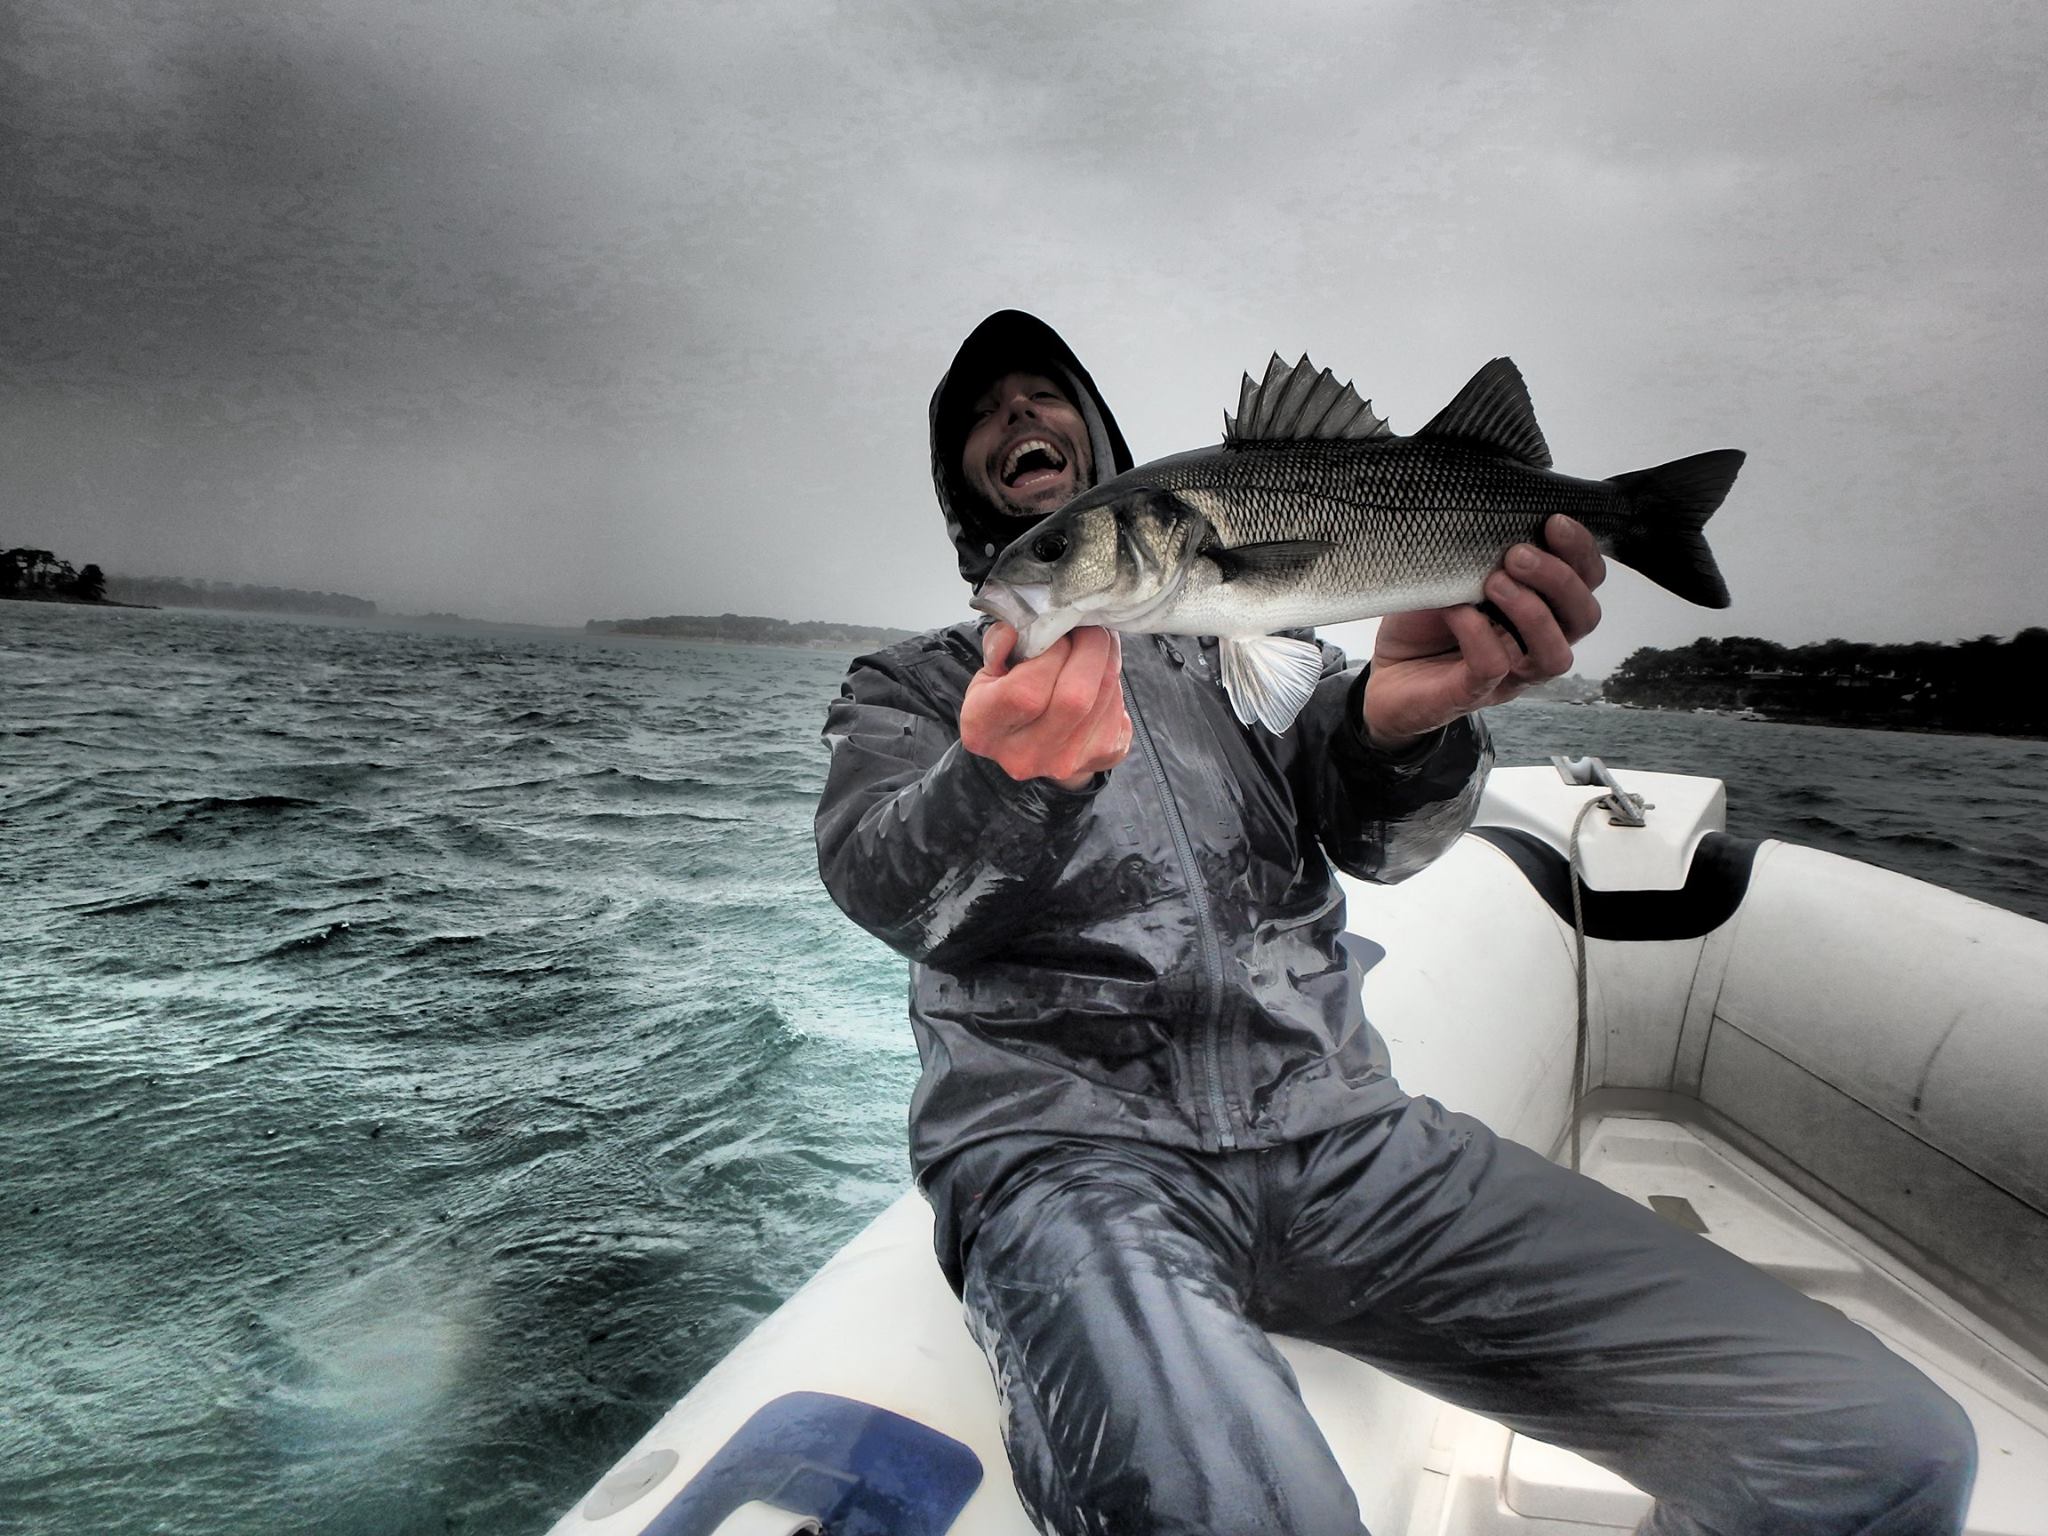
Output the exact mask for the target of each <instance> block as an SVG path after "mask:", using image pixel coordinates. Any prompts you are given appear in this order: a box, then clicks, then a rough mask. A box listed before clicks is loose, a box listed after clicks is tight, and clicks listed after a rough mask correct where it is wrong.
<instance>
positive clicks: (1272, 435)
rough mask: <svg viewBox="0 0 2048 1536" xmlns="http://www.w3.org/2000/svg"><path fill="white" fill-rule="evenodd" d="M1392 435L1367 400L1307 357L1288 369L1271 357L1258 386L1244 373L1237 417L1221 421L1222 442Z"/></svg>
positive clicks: (1274, 355) (1266, 441)
mask: <svg viewBox="0 0 2048 1536" xmlns="http://www.w3.org/2000/svg"><path fill="white" fill-rule="evenodd" d="M1393 435H1394V431H1393V428H1391V427H1389V426H1388V425H1387V423H1386V421H1385V420H1384V419H1383V418H1381V417H1379V416H1375V415H1374V414H1373V410H1372V402H1371V401H1370V400H1361V399H1360V398H1359V397H1358V391H1357V390H1356V389H1354V388H1352V387H1351V385H1349V384H1339V383H1338V382H1337V380H1336V379H1335V378H1333V377H1332V376H1331V374H1330V370H1329V369H1327V368H1322V369H1318V368H1317V367H1316V365H1315V364H1314V363H1311V362H1310V361H1309V360H1308V356H1307V354H1306V353H1304V354H1303V355H1302V359H1301V361H1300V362H1298V363H1296V364H1295V365H1294V366H1293V367H1291V368H1290V367H1289V366H1288V365H1287V364H1285V363H1283V362H1281V361H1280V354H1279V353H1277V352H1276V353H1274V354H1273V360H1272V361H1271V362H1269V363H1268V364H1266V376H1265V377H1264V378H1263V379H1261V380H1259V382H1258V383H1256V384H1254V383H1253V382H1252V376H1251V375H1250V374H1246V375H1245V376H1244V384H1243V386H1242V387H1241V388H1240V389H1239V391H1238V396H1237V414H1236V415H1235V416H1231V415H1230V414H1228V413H1227V412H1226V413H1225V414H1224V417H1223V440H1224V441H1225V442H1226V443H1273V442H1286V441H1290V440H1295V441H1298V440H1300V439H1303V438H1325V439H1330V440H1335V439H1338V438H1367V437H1392V436H1393Z"/></svg>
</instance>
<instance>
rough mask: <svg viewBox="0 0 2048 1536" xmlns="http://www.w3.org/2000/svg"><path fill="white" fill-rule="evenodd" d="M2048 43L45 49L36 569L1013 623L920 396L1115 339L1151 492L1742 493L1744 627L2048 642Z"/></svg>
mask: <svg viewBox="0 0 2048 1536" xmlns="http://www.w3.org/2000/svg"><path fill="white" fill-rule="evenodd" d="M2044 42H2048V22H2044V20H2042V19H2041V18H2040V16H2039V13H2038V12H2037V11H2035V10H2034V9H2032V8H2028V7H2022V6H2018V5H1998V4H1976V5H1966V6H1963V7H1961V8H1952V9H1950V10H1947V11H1944V12H1942V13H1940V14H1939V15H1936V14H1934V13H1930V12H1928V11H1926V10H1925V9H1924V8H1922V7H1917V6H1912V5H1909V4H1906V3H1904V0H1880V3H1876V4H1860V5H1855V6H1850V5H1846V4H1838V3H1822V4H1813V5H1802V6H1799V7H1794V8H1780V9H1778V10H1775V11H1758V10H1757V9H1756V8H1754V7H1737V6H1733V5H1720V6H1715V5H1708V6H1688V7H1667V6H1656V5H1651V4H1648V3H1640V4H1592V3H1585V4H1554V5H1545V6H1528V5H1512V6H1511V5H1475V6H1459V7H1444V6H1425V5H1420V4H1413V5H1409V4H1401V5H1395V4H1372V5H1364V6H1359V5H1348V4H1347V5H1336V4H1330V5H1320V6H1317V5H1310V6H1299V7H1292V8H1289V9H1288V10H1287V11H1285V12H1284V13H1281V14H1278V15H1274V16H1268V17H1262V19H1261V21H1260V23H1259V25H1257V26H1256V27H1252V26H1248V25H1247V24H1246V21H1245V13H1244V12H1243V9H1242V7H1225V6H1222V5H1211V4H1179V5H1165V4H1161V5H1153V6H1146V7H1135V8H1107V7H1102V8H1098V7H1092V6H1084V5H1073V4H1046V5H1039V6H1033V7H1029V8H1020V9H1011V8H1007V7H990V6H981V5H966V4H957V5H948V4H928V5H911V4H864V5H858V6H854V5H847V6H831V5H808V4H805V5H799V4H769V5H750V6H745V7H740V6H720V5H691V6H687V7H676V8H664V7H654V6H643V5H637V4H615V5H602V4H545V3H541V4H533V5H526V6H519V7H507V6H502V5H484V4H481V3H458V0H448V3H443V4H439V5H430V6H420V5H414V4H398V3H392V0H384V3H377V0H347V3H330V4H320V3H314V0H280V3H275V4H266V5H256V4H246V5H234V4H212V5H199V4H162V3H159V4H141V3H132V0H131V3H100V4H95V5H93V6H91V7H82V6H75V5H64V4H58V3H55V0H6V3H5V4H4V5H0V218H4V224H5V229H6V239H5V242H4V245H0V264H4V270H0V277H4V281H0V389H4V395H0V400H4V405H0V542H6V543H33V544H38V545H43V546H47V547H49V548H53V549H56V550H58V551H59V552H60V553H62V554H64V555H65V556H67V557H68V558H71V559H73V560H75V561H79V562H83V561H86V560H94V561H97V562H99V563H100V564H102V565H104V566H106V567H107V568H108V569H111V570H129V571H136V572H159V573H163V574H186V575H210V576H216V577H221V578H226V579H232V580H249V581H265V582H275V583H283V584H292V585H305V586H322V587H333V588H339V589H344V590H349V591H355V592H359V593H361V594H363V595H365V596H370V597H375V598H377V599H378V600H379V601H381V602H383V603H385V604H386V605H387V606H388V607H394V608H407V607H437V608H450V607H453V608H460V609H462V610H464V611H466V612H471V613H477V614H484V615H489V616H494V617H501V618H532V619H539V620H551V621H567V622H577V621H580V620H581V619H583V618H585V617H590V616H599V615H605V616H609V615H617V614H634V613H656V612H719V611H723V610H727V609H733V610H739V611H745V612H757V613H768V614H775V615H780V616H783V617H789V618H801V617H818V618H834V619H842V620H852V621H857V622H868V623H892V624H900V625H903V626H906V627H917V626H923V625H925V624H930V623H938V622H944V621H947V620H950V619H952V618H954V617H957V616H959V615H960V614H961V613H962V612H963V611H964V596H965V593H964V590H963V589H961V588H960V586H959V584H958V581H957V578H956V577H955V576H954V575H953V568H952V560H951V558H950V554H949V552H948V550H947V549H946V547H945V545H944V543H943V539H942V536H941V533H940V529H939V524H938V519H937V517H936V515H935V513H934V510H933V507H932V502H931V494H930V487H929V479H928V471H927V466H926V460H925V445H924V441H923V430H924V429H923V419H924V402H925V398H926V396H927V395H928V393H929V391H930V388H931V386H932V384H933V382H934V381H935V380H936V377H937V375H938V373H939V371H940V370H941V369H942V368H943V367H944V365H945V363H946V360H947V358H948V357H949V356H950V354H951V351H952V348H953V346H954V345H955V344H956V343H957V341H958V339H959V337H960V336H961V335H963V334H964V333H965V332H966V330H967V329H968V328H969V327H971V325H972V324H973V323H974V322H975V321H976V320H977V319H979V318H980V316H981V315H982V314H984V313H985V312H987V311H988V310H990V309H993V308H997V307H1000V306H1004V305H1017V306H1020V307H1023V308H1027V309H1031V310H1034V311H1035V312H1037V313H1039V314H1042V315H1044V316H1045V317H1046V318H1047V319H1048V320H1050V321H1051V322H1052V323H1053V324H1054V325H1056V326H1058V327H1059V328H1060V329H1061V330H1062V331H1063V332H1065V333H1066V334H1067V335H1068V337H1069V339H1070V340H1071V341H1072V342H1073V343H1074V345H1075V347H1076V349H1077V350H1078V351H1079V352H1080V354H1081V355H1082V356H1083V357H1084V358H1085V359H1086V360H1087V361H1088V363H1089V365H1090V367H1091V368H1092V369H1093V370H1094V372H1095V374H1096V376H1097V378H1098V380H1099V381H1100V382H1101V383H1102V385H1103V387H1104V388H1105V390H1106V391H1107V392H1108V394H1109V396H1110V398H1111V401H1112V403H1113V404H1114V405H1115V407H1116V409H1117V412H1118V414H1119V416H1120V417H1121V418H1122V419H1123V423H1124V426H1125V429H1126V431H1127V433H1128V435H1129V436H1130V438H1131V440H1132V443H1133V446H1134V447H1135V448H1136V449H1137V451H1138V452H1139V454H1140V456H1141V457H1150V456H1153V455H1157V454H1161V453H1167V452H1172V451H1176V450H1178V449H1181V448H1186V447H1192V446H1196V445H1198V444H1200V443H1202V442H1205V441H1208V440H1211V439H1212V438H1213V436H1214V433H1215V431H1216V429H1217V427H1218V425H1219V424H1220V418H1221V413H1222V411H1223V409H1224V407H1225V406H1226V405H1228V404H1230V403H1231V402H1232V401H1233V400H1234V397H1235V387H1236V380H1237V376H1238V373H1239V372H1240V371H1241V370H1243V369H1247V368H1251V369H1256V368H1258V367H1259V366H1261V365H1262V364H1263V362H1264V360H1265V358H1266V356H1267V355H1268V354H1269V353H1270V352H1272V351H1275V350H1278V351H1280V352H1283V353H1286V354H1287V355H1289V356H1290V357H1291V356H1293V355H1295V354H1297V353H1299V352H1302V351H1306V352H1308V353H1310V354H1311V355H1312V356H1313V357H1314V358H1315V359H1316V360H1317V362H1319V363H1323V364H1327V365H1328V366H1330V367H1331V368H1333V369H1334V370H1335V371H1337V372H1338V373H1340V374H1343V375H1346V376H1349V377H1352V378H1355V379H1356V380H1357V382H1358V384H1359V386H1360V388H1361V390H1362V391H1364V392H1365V393H1368V394H1370V395H1372V396H1373V397H1374V398H1375V400H1376V402H1377V403H1378V405H1379V407H1380V409H1381V410H1382V411H1384V412H1385V413H1387V414H1388V415H1389V416H1390V417H1391V418H1392V420H1393V422H1394V425H1395V427H1396V429H1397V430H1412V429H1413V428H1415V427H1416V426H1419V425H1420V424H1421V423H1422V422H1423V421H1426V420H1427V419H1428V418H1429V416H1430V415H1432V414H1433V413H1434V412H1435V411H1436V409H1437V408H1438V407H1439V406H1440V405H1442V403H1443V402H1444V401H1445V400H1446V399H1447V398H1448V397H1449V396H1450V394H1451V393H1452V392H1454V391H1455V390H1456V388H1457V387H1458V386H1459V385H1460V384H1461V383H1462V382H1463V381H1464V379H1465V378H1466V377H1467V376H1468V375H1469V374H1470V373H1471V372H1472V371H1473V370H1474V369H1476V368H1477V367H1478V366H1479V365H1480V364H1481V363H1483V362H1484V361H1485V360H1486V359H1487V358H1489V357H1492V356H1495V355H1499V354H1503V353H1505V354H1509V355H1512V356H1513V357H1515V359H1516V360H1517V362H1518V363H1519V364H1520V365H1521V367H1522V370H1523V372H1524V374H1525V375H1526V376H1527V378H1528V380H1529V384H1530V387H1531V390H1532V393H1533V395H1534V398H1535V401H1536V406H1537V409H1538V413H1539V415H1540V417H1541V419H1542V421H1543V424H1544V427H1545V429H1546V432H1547V434H1548V436H1549V438H1550V441H1551V444H1552V447H1553V449H1554V451H1555V453H1556V456H1557V460H1558V463H1559V466H1560V467H1561V468H1564V469H1566V470H1569V471H1572V472H1575V473H1581V474H1592V475H1605V474H1612V473H1616V472H1619V471H1621V470H1626V469H1633V468H1638V467H1641V466H1643V465H1646V464H1650V463H1655V462H1659V461H1661V460H1663V459H1667V458H1672V457H1676V456H1678V455H1680V454H1684V453H1689V452H1693V451H1696V450H1700V449H1704V448H1710V447H1719V446H1738V447H1742V448H1746V449H1748V450H1749V452H1750V454H1751V458H1750V461H1749V464H1748V466H1747V468H1746V469H1745V471H1744V474H1743V478H1742V480H1741V481H1740V482H1739V484H1738V485H1737V488H1736V491H1735V493H1734V495H1733V496H1732V497H1731V498H1730V500H1729V502H1728V505H1727V507H1726V508H1725V509H1724V511H1723V512H1722V513H1721V514H1720V515H1719V516H1718V517H1717V519H1716V520H1715V522H1714V524H1713V525H1712V528H1711V535H1712V538H1713V541H1714V543H1715V546H1716V548H1717V550H1718V551H1719V552H1720V555H1721V559H1722V563H1723V566H1724V568H1725V569H1726V571H1727V574H1728V579H1729V583H1730V586H1731V588H1732V589H1733V591H1734V593H1735V598H1736V604H1735V606H1734V607H1733V608H1732V609H1730V610H1729V611H1727V612H1726V613H1717V614H1706V613H1702V612H1700V611H1698V610H1693V609H1689V608H1686V607H1684V605H1682V604H1677V603H1674V602H1673V601H1672V600H1671V599H1669V598H1668V597H1666V596H1664V595H1663V594H1660V593H1657V592H1655V591H1654V590H1653V589H1650V588H1649V587H1648V586H1647V584H1645V583H1642V582H1640V581H1639V580H1638V579H1637V578H1635V577H1634V576H1633V575H1630V574H1627V573H1622V574H1618V575H1617V576H1616V577H1615V578H1614V580H1613V582H1611V583H1610V585H1609V587H1608V589H1607V590H1606V592H1605V593H1603V596H1606V597H1607V598H1608V599H1609V603H1608V606H1609V613H1610V617H1609V620H1608V623H1607V625H1606V626H1605V628H1603V630H1602V632H1601V634H1600V635H1599V636H1597V637H1596V638H1595V640H1594V641H1593V642H1591V643H1590V644H1589V645H1588V647H1587V648H1586V651H1585V661H1586V663H1587V665H1588V666H1589V667H1590V668H1591V669H1594V670H1601V669H1604V668H1605V667H1606V666H1608V665H1611V664H1612V663H1613V662H1614V661H1615V660H1618V659H1619V657H1620V656H1621V655H1624V654H1626V653H1627V652H1628V651H1629V650H1631V649H1633V648H1634V647H1635V646H1637V645H1641V644H1674V643H1678V642H1682V641H1684V640H1687V639H1690V638H1692V637H1693V636H1695V635H1698V634H1701V633H1750V634H1761V635H1766V636H1769V637H1771V638H1776V639H1780V640H1786V641H1794V642H1796V641H1802V640H1809V639H1819V638H1824V637H1826V636H1828V635H1835V634H1839V635H1843V636H1846V637H1848V638H1854V639H1868V640H1887V639H1909V638H1932V639H1944V638H1954V637H1958V636H1964V635H1974V634H1977V633H1981V632H1992V633H2010V632H2011V631H2012V630H2014V629H2016V628H2019V627H2021V626H2023V625H2026V624H2033V623H2040V622H2043V610H2042V607H2041V602H2040V597H2039V573H2040V572H2041V571H2042V570H2043V569H2044V568H2048V528H2044V519H2043V518H2042V516H2041V514H2040V509H2039V507H2038V501H2039V499H2040V486H2041V484H2042V481H2043V475H2044V471H2048V447H2044V444H2043V436H2042V434H2041V433H2040V432H2039V430H2038V428H2037V427H2036V426H2035V424H2034V422H2033V420H2032V417H2033V412H2034V409H2035V402H2036V401H2037V400H2038V399H2039V398H2041V396H2042V393H2043V391H2042V383H2043V369H2042V364H2041V362H2040V360H2039V346H2038V342H2037V339H2036V338H2037V337H2038V336H2039V335H2040V334H2041V333H2042V330H2043V322H2044V320H2048V276H2044V269H2043V264H2042V263H2041V262H2040V260H2039V258H2038V254H2037V251H2038V246H2039V243H2040V236H2041V227H2040V226H2041V216H2040V214H2039V212H2038V210H2039V209H2040V208H2041V207H2043V206H2044V202H2048V186H2044V185H2043V181H2044V175H2043V172H2044V166H2048V129H2044V113H2043V102H2042V86H2041V81H2042V68H2043V64H2044V53H2048V48H2044Z"/></svg>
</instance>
